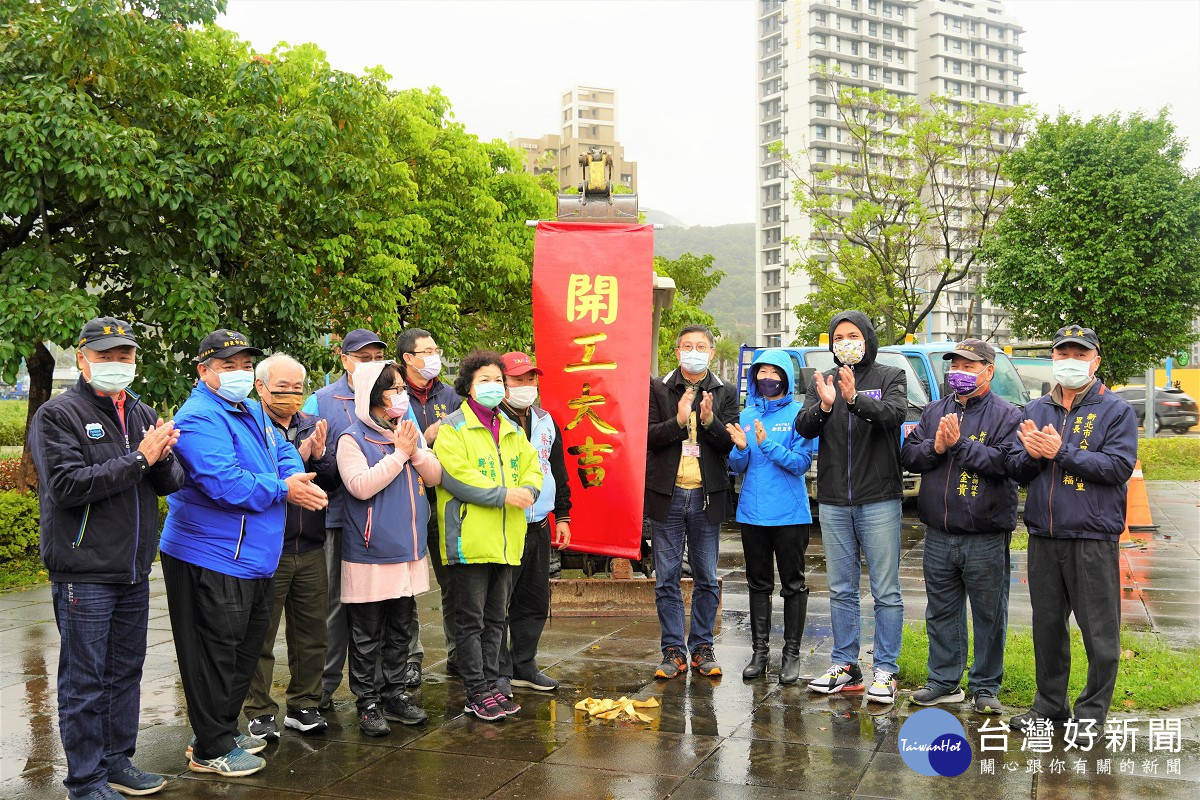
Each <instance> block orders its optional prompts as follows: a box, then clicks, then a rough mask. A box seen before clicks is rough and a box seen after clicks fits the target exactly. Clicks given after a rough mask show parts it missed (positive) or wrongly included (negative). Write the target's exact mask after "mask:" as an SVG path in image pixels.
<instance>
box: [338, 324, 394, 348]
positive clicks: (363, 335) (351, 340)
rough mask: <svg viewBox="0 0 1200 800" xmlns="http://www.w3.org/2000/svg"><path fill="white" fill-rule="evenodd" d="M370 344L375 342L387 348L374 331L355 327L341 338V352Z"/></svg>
mask: <svg viewBox="0 0 1200 800" xmlns="http://www.w3.org/2000/svg"><path fill="white" fill-rule="evenodd" d="M370 344H377V345H379V346H380V347H382V348H384V349H385V350H386V349H387V345H386V344H384V343H383V340H382V339H380V338H379V337H378V336H376V335H375V332H374V331H369V330H367V329H366V328H355V329H354V330H352V331H350V332H349V333H347V334H346V336H345V337H344V338H343V339H342V352H343V353H353V352H355V351H358V350H362V349H363V348H364V347H366V346H367V345H370Z"/></svg>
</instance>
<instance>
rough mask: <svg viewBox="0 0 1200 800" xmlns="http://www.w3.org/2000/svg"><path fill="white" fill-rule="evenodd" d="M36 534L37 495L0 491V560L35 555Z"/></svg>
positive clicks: (36, 545)
mask: <svg viewBox="0 0 1200 800" xmlns="http://www.w3.org/2000/svg"><path fill="white" fill-rule="evenodd" d="M38 535H39V533H38V499H37V495H34V494H21V493H19V492H0V562H5V561H13V560H17V559H23V558H28V557H30V556H36V555H37V550H38Z"/></svg>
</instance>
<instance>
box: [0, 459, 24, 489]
mask: <svg viewBox="0 0 1200 800" xmlns="http://www.w3.org/2000/svg"><path fill="white" fill-rule="evenodd" d="M20 466H21V459H20V457H15V458H0V492H11V491H13V490H14V489H16V488H17V468H18V467H20Z"/></svg>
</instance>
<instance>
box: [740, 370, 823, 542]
mask: <svg viewBox="0 0 1200 800" xmlns="http://www.w3.org/2000/svg"><path fill="white" fill-rule="evenodd" d="M760 364H770V365H771V366H773V367H778V368H779V370H780V371H781V372H782V373H783V376H784V380H785V382H786V383H785V384H784V385H785V386H787V392H786V393H785V394H784V395H783V397H781V398H779V399H778V400H768V399H766V398H765V397H763V396H762V395H761V394H760V393H759V391H758V382H757V381H755V380H754V377H755V375H756V374H757V370H758V366H759V365H760ZM747 379H748V380H747V384H746V387H747V388H746V407H745V408H744V409H743V410H742V415H741V418H740V420H739V424H740V425H741V426H742V430H743V431H745V432H746V449H745V450H741V449H739V448H738V447H737V445H734V448H733V450H731V451H730V452H729V468H730V469H731V470H733V471H734V472H738V473H744V474H745V476H746V477H745V479H743V481H742V491H741V494H740V495H739V497H738V507H737V521H738V522H744V523H747V524H749V525H807V524H808V523H810V522H812V514H811V513H810V512H809V510H808V490H807V489H806V488H805V486H804V473H805V471H806V470H808V465H809V464H811V463H812V454H813V443H812V440H811V439H805V438H804V437H803V436H800V435H799V434H798V433H796V428H795V425H794V422H795V420H796V414H797V412H799V411H800V408H801V404H800V402H799V401H797V400H796V399H795V398H794V396H793V394H792V386H793V382H794V381H795V379H796V376H795V374H794V372H793V369H792V359H791V358H789V357H788V355H787V353H785V352H784V351H783V350H776V349H771V350H764V351H763V352H761V353H759V354H758V356H757V357H756V358H755V359H754V361H753V362H752V363H751V364H750V371H749V372H748V373H747ZM755 420H761V421H762V424H763V427H764V428H765V429H766V431H767V438H766V439H765V440H764V441H763V443H762V444H759V443H758V438H757V437H756V436H755V433H754V421H755Z"/></svg>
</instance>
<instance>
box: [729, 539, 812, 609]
mask: <svg viewBox="0 0 1200 800" xmlns="http://www.w3.org/2000/svg"><path fill="white" fill-rule="evenodd" d="M806 550H808V526H807V525H749V524H747V523H742V555H743V556H744V557H745V559H746V584H747V586H748V588H749V589H750V593H751V594H771V593H772V592H774V591H775V565H776V564H778V565H779V594H780V595H781V596H783V597H791V596H792V595H794V594H800V593H802V592H807V591H808V586H807V585H806V584H805V583H804V552H805V551H806Z"/></svg>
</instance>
